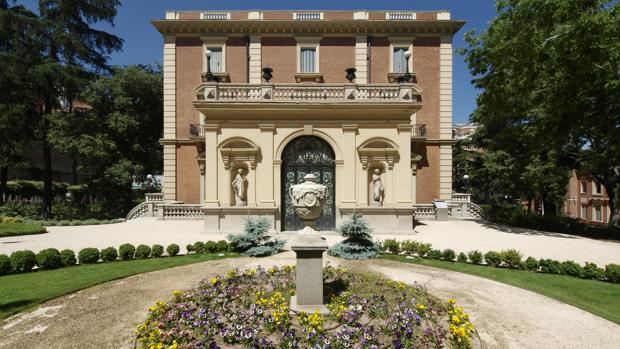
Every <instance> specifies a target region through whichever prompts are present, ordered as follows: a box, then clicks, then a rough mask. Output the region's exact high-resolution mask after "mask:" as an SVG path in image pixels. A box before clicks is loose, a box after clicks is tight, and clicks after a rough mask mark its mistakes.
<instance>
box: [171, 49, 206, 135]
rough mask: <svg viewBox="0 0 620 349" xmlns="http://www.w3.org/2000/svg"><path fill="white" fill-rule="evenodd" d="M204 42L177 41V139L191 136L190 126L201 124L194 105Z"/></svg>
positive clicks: (201, 65) (199, 80)
mask: <svg viewBox="0 0 620 349" xmlns="http://www.w3.org/2000/svg"><path fill="white" fill-rule="evenodd" d="M202 59H203V58H202V40H201V39H200V38H198V37H181V38H177V41H176V65H177V70H176V84H177V86H176V88H177V91H176V94H177V96H176V97H177V116H176V122H177V137H178V138H186V137H188V135H189V124H196V123H198V122H199V119H198V111H197V110H196V109H195V108H194V106H193V105H192V102H193V101H194V99H196V95H195V94H194V88H196V87H197V86H198V85H199V84H200V83H201V79H200V73H202V70H203V62H202Z"/></svg>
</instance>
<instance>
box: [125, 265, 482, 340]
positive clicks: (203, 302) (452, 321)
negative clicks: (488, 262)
mask: <svg viewBox="0 0 620 349" xmlns="http://www.w3.org/2000/svg"><path fill="white" fill-rule="evenodd" d="M323 275H324V278H325V293H326V296H327V297H328V299H330V302H329V303H328V304H327V308H328V309H329V310H330V313H329V314H327V315H322V314H320V313H318V312H315V313H312V314H308V313H303V312H296V311H293V310H291V309H290V307H289V305H290V296H291V295H294V291H295V268H294V267H291V266H286V267H283V268H276V267H274V268H270V269H269V270H265V269H262V268H259V269H250V270H247V271H245V272H243V273H240V272H239V271H237V270H233V271H231V272H229V273H228V274H227V275H226V276H225V277H214V278H212V279H210V280H207V281H203V283H202V284H201V285H200V286H199V287H198V288H196V289H192V290H189V291H186V292H183V291H174V292H173V298H172V299H170V300H169V301H168V302H164V301H158V302H157V303H156V304H155V305H153V306H152V307H151V308H150V309H149V314H148V317H147V320H146V321H145V322H144V323H142V324H140V325H139V326H138V328H137V330H136V333H137V336H138V342H139V343H142V345H143V347H144V348H240V347H246V348H310V347H312V348H334V349H335V348H388V347H389V348H414V347H415V348H469V347H471V343H472V335H473V331H474V327H473V325H472V324H471V323H470V321H469V316H468V315H467V314H466V313H465V312H464V311H463V309H462V308H461V307H459V306H456V305H455V301H454V300H449V301H448V302H445V301H442V300H440V299H438V298H436V297H434V296H432V295H430V294H429V293H428V292H427V291H426V290H425V289H424V288H422V287H421V286H409V285H405V284H404V283H402V282H395V281H391V280H386V279H384V278H381V277H379V276H377V275H374V274H357V273H352V272H349V271H347V270H344V269H341V268H332V267H327V268H326V269H325V270H324V274H323Z"/></svg>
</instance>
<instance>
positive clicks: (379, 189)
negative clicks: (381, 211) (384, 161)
mask: <svg viewBox="0 0 620 349" xmlns="http://www.w3.org/2000/svg"><path fill="white" fill-rule="evenodd" d="M384 191H385V189H384V187H383V182H381V170H380V169H378V168H375V171H374V173H373V174H372V206H383V196H384V195H383V194H384Z"/></svg>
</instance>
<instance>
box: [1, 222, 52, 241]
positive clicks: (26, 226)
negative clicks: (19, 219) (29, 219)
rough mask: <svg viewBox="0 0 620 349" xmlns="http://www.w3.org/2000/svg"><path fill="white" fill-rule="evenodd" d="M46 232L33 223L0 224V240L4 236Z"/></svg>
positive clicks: (40, 226)
mask: <svg viewBox="0 0 620 349" xmlns="http://www.w3.org/2000/svg"><path fill="white" fill-rule="evenodd" d="M46 232H47V231H46V230H45V228H44V227H43V226H42V225H40V224H35V223H0V238H2V237H6V236H18V235H33V234H44V233H46Z"/></svg>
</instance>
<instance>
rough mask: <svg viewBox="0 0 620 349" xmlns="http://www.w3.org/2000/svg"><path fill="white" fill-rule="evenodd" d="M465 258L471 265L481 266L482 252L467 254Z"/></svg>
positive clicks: (475, 251)
mask: <svg viewBox="0 0 620 349" xmlns="http://www.w3.org/2000/svg"><path fill="white" fill-rule="evenodd" d="M467 257H468V258H469V261H470V262H472V264H482V252H480V251H478V250H473V251H469V252H467Z"/></svg>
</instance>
